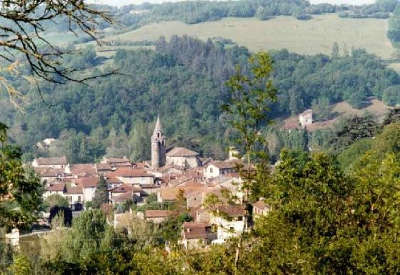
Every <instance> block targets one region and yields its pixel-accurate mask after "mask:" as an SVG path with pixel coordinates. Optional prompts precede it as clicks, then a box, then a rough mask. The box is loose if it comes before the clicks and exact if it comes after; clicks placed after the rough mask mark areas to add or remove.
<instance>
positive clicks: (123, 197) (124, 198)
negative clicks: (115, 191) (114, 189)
mask: <svg viewBox="0 0 400 275" xmlns="http://www.w3.org/2000/svg"><path fill="white" fill-rule="evenodd" d="M132 197H133V196H132V193H130V192H127V193H122V194H120V195H118V196H113V197H112V199H111V200H112V202H113V203H116V202H124V201H128V200H131V199H132Z"/></svg>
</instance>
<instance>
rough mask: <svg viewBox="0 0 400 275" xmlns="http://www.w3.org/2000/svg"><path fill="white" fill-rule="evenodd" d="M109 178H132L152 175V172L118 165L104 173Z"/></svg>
mask: <svg viewBox="0 0 400 275" xmlns="http://www.w3.org/2000/svg"><path fill="white" fill-rule="evenodd" d="M106 176H107V177H109V178H116V177H126V178H134V177H154V176H153V175H152V174H149V173H148V172H147V171H146V170H144V169H141V168H139V169H135V168H130V167H120V168H118V169H117V170H115V171H113V172H109V173H107V174H106Z"/></svg>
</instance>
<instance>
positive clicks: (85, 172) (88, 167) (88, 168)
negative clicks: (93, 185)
mask: <svg viewBox="0 0 400 275" xmlns="http://www.w3.org/2000/svg"><path fill="white" fill-rule="evenodd" d="M70 169H71V173H72V174H73V175H76V176H79V177H86V176H94V175H97V171H96V167H95V166H94V164H73V165H71V167H70Z"/></svg>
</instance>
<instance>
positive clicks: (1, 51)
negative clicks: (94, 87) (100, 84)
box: [0, 0, 114, 84]
mask: <svg viewBox="0 0 400 275" xmlns="http://www.w3.org/2000/svg"><path fill="white" fill-rule="evenodd" d="M56 19H64V20H67V22H68V26H69V31H70V32H72V33H74V34H76V35H78V33H77V32H82V33H83V34H85V35H87V36H89V37H90V38H92V39H94V40H95V41H96V42H97V43H99V40H98V39H97V36H96V28H97V27H98V25H99V23H100V22H107V23H112V19H111V17H110V16H109V15H108V14H107V13H106V12H105V11H99V10H96V9H95V8H93V7H92V6H90V5H87V4H86V3H85V2H84V1H83V0H68V1H65V0H18V1H10V0H3V1H1V0H0V60H1V61H0V62H1V63H0V64H7V63H9V64H13V63H17V62H18V61H20V60H21V57H22V59H23V61H25V62H26V63H27V64H28V66H29V68H30V74H31V76H33V77H34V78H35V79H41V80H45V81H48V82H52V83H56V84H64V83H66V82H68V81H73V82H80V83H84V82H85V81H87V80H89V79H93V78H96V77H99V76H90V77H77V76H76V74H74V73H75V72H76V71H77V70H76V69H75V68H65V67H63V66H62V63H63V62H62V56H63V55H64V54H66V53H71V52H70V51H67V50H65V49H62V48H60V47H57V45H55V44H54V43H51V42H49V41H48V40H47V39H46V38H45V36H44V31H45V30H46V25H47V26H48V25H49V24H55V20H56ZM9 64H8V65H9ZM112 73H114V72H108V73H105V75H109V74H112ZM101 76H103V75H101Z"/></svg>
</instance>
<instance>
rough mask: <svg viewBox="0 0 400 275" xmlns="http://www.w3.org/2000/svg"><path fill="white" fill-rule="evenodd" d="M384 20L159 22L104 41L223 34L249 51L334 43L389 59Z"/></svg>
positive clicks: (300, 49) (324, 47) (321, 47)
mask: <svg viewBox="0 0 400 275" xmlns="http://www.w3.org/2000/svg"><path fill="white" fill-rule="evenodd" d="M386 29H387V20H382V19H342V18H339V17H338V16H337V15H336V14H329V15H320V16H314V18H313V19H312V20H309V21H300V20H297V19H295V18H293V17H287V16H279V17H277V18H274V19H271V20H268V21H260V20H258V19H256V18H225V19H223V20H220V21H215V22H205V23H200V24H193V25H186V24H184V23H182V22H177V21H171V22H160V23H155V24H149V25H146V26H144V27H142V28H140V29H137V30H134V31H130V32H126V33H123V34H119V35H115V36H109V37H107V38H106V39H105V40H121V41H142V40H156V39H158V38H159V37H160V36H161V35H163V36H165V37H166V38H169V37H170V36H172V35H174V34H176V35H184V34H187V35H190V36H194V37H198V38H200V39H207V38H212V37H224V38H228V39H232V40H233V41H235V42H237V43H238V44H239V45H242V46H245V47H247V48H249V49H250V50H252V51H259V50H270V49H282V48H287V49H289V50H291V51H294V52H297V53H301V54H316V53H325V54H330V53H331V49H332V45H333V43H334V42H338V44H339V46H340V48H341V49H342V50H343V49H344V48H346V49H347V50H349V51H350V50H351V48H352V47H354V48H365V49H367V51H369V52H371V53H374V54H377V55H379V56H381V57H383V58H390V57H391V56H392V54H393V48H392V46H391V44H390V42H389V40H388V39H387V37H386Z"/></svg>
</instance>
